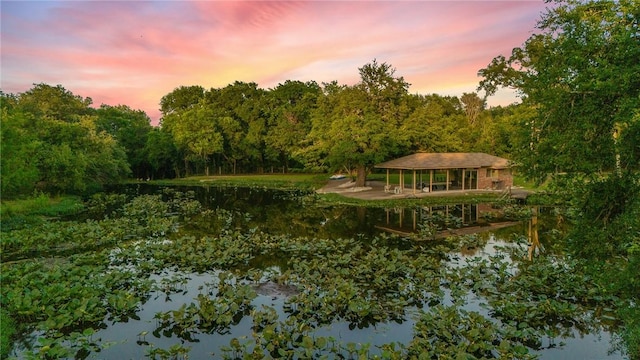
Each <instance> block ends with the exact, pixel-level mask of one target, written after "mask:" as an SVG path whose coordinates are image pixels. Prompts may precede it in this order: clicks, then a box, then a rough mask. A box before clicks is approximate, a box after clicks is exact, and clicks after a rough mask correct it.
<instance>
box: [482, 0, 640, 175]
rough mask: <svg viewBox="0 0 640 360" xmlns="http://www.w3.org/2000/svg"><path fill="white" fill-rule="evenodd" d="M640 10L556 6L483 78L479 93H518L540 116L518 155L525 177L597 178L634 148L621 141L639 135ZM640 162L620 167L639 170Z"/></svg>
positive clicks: (611, 5)
mask: <svg viewBox="0 0 640 360" xmlns="http://www.w3.org/2000/svg"><path fill="white" fill-rule="evenodd" d="M638 8H639V6H638V3H637V1H635V0H621V1H613V0H598V1H594V0H591V1H586V2H585V1H577V0H565V1H557V4H556V5H555V6H554V7H552V8H551V9H549V10H548V11H547V13H546V14H544V15H543V17H542V19H541V20H540V22H539V23H538V30H539V31H540V33H537V34H534V35H532V36H531V37H530V38H529V39H528V40H527V41H526V42H525V43H524V45H523V46H522V47H519V48H515V49H513V52H512V54H511V56H510V57H509V58H505V57H504V56H498V57H496V58H494V59H493V61H492V62H491V63H490V64H489V66H487V67H486V68H484V69H482V70H480V71H479V75H481V76H483V77H484V79H483V80H482V81H481V83H480V87H481V88H482V89H484V90H486V91H487V93H488V94H493V93H494V92H495V91H496V89H497V88H498V87H499V86H510V87H514V88H516V89H518V91H519V92H520V94H521V95H522V96H523V97H525V98H527V99H528V100H529V101H530V102H531V103H532V104H535V106H536V107H537V109H538V117H537V118H536V119H534V120H533V121H531V122H530V123H528V124H523V125H526V126H527V129H528V131H529V135H530V136H529V144H528V145H529V146H528V147H527V148H526V151H522V152H521V153H520V158H519V160H520V162H522V164H523V165H524V166H523V168H524V169H527V173H528V174H529V175H531V176H533V177H536V178H537V179H539V180H541V179H544V178H545V177H546V175H547V174H548V173H553V172H579V173H585V174H589V173H594V172H600V171H606V170H611V169H613V168H614V167H615V166H616V155H617V154H618V155H620V156H621V157H622V158H625V159H627V158H629V156H627V154H626V153H627V152H628V151H630V150H631V149H628V148H625V147H622V146H619V144H617V143H616V137H615V136H614V134H615V135H616V136H618V137H619V138H624V137H625V136H626V134H625V133H627V132H633V131H636V130H634V129H636V128H637V127H638V126H640V125H638V121H637V116H636V117H635V118H634V112H635V111H637V109H638V97H639V96H640V76H638V74H640V62H639V61H638V59H639V58H640V30H639V29H638V26H639V25H638V22H639V20H638V17H639V15H638V14H639V9H638ZM638 164H640V162H635V163H630V162H626V163H620V165H621V166H625V167H637V166H638Z"/></svg>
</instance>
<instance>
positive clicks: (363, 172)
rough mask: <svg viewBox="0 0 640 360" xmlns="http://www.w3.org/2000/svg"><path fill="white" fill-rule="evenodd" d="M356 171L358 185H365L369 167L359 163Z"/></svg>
mask: <svg viewBox="0 0 640 360" xmlns="http://www.w3.org/2000/svg"><path fill="white" fill-rule="evenodd" d="M356 171H357V172H356V187H364V184H365V181H366V180H367V169H366V168H365V166H364V165H358V167H357V168H356Z"/></svg>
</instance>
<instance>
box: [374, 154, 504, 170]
mask: <svg viewBox="0 0 640 360" xmlns="http://www.w3.org/2000/svg"><path fill="white" fill-rule="evenodd" d="M375 167H376V168H381V169H404V170H414V169H416V170H418V169H457V168H482V167H489V168H494V169H504V168H507V167H509V160H507V159H504V158H501V157H497V156H493V155H489V154H484V153H415V154H413V155H408V156H405V157H401V158H398V159H395V160H390V161H387V162H383V163H381V164H378V165H376V166H375Z"/></svg>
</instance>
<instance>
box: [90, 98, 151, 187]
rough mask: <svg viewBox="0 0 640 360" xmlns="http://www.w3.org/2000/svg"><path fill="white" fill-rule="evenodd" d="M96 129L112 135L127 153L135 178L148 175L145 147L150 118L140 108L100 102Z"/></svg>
mask: <svg viewBox="0 0 640 360" xmlns="http://www.w3.org/2000/svg"><path fill="white" fill-rule="evenodd" d="M96 115H97V119H96V126H97V130H98V131H105V132H107V133H108V134H110V135H111V136H113V137H114V138H115V139H116V140H117V141H118V144H120V146H122V148H124V150H125V152H126V154H127V161H128V162H129V166H130V167H131V171H132V172H133V175H134V176H135V177H137V178H142V177H144V178H146V177H149V175H150V174H149V171H150V167H149V163H148V162H147V159H146V157H147V155H146V153H145V148H146V145H147V136H148V134H149V132H151V129H152V127H151V119H149V116H147V114H146V113H145V112H144V111H142V110H133V109H131V108H130V107H129V106H127V105H117V106H111V105H105V104H102V105H101V106H100V108H99V109H98V110H97V111H96Z"/></svg>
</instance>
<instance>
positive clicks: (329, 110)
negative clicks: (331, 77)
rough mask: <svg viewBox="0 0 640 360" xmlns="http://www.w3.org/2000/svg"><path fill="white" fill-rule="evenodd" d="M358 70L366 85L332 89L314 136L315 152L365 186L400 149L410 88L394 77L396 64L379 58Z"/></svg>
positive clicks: (321, 106) (322, 104)
mask: <svg viewBox="0 0 640 360" xmlns="http://www.w3.org/2000/svg"><path fill="white" fill-rule="evenodd" d="M358 70H359V72H360V78H361V81H360V82H359V83H358V84H356V85H355V86H348V87H340V86H336V85H335V84H333V85H332V84H329V86H327V87H326V89H325V92H326V94H327V95H326V97H327V98H326V99H323V100H322V101H321V102H320V104H319V109H318V111H317V112H316V114H315V116H314V129H313V130H312V131H311V133H310V136H311V139H312V140H311V142H313V146H312V147H311V149H312V151H314V152H316V153H326V154H327V159H326V160H327V162H328V163H329V164H330V167H331V168H333V169H337V168H340V167H347V168H355V169H356V186H364V185H365V180H366V175H367V172H368V171H369V170H370V169H371V168H372V167H373V165H375V164H376V163H378V162H381V161H383V160H386V159H387V158H388V156H389V155H391V154H394V153H396V152H397V151H398V149H399V148H400V143H399V142H400V140H401V137H400V136H399V133H398V129H399V124H400V122H401V119H402V118H403V117H404V116H406V113H407V112H408V108H407V107H406V104H405V101H404V100H405V99H406V95H407V89H408V87H409V84H408V83H406V82H405V81H404V79H403V78H402V77H394V73H395V69H394V68H392V67H391V65H389V64H386V63H382V64H379V63H378V62H377V61H376V60H374V61H373V62H372V63H369V64H366V65H364V66H363V67H361V68H359V69H358ZM327 121H328V122H327ZM318 150H319V151H318Z"/></svg>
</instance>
